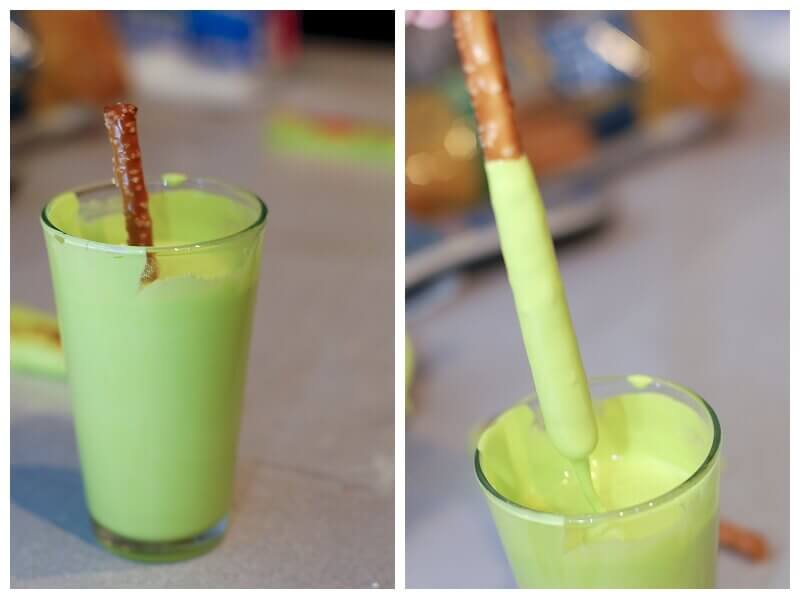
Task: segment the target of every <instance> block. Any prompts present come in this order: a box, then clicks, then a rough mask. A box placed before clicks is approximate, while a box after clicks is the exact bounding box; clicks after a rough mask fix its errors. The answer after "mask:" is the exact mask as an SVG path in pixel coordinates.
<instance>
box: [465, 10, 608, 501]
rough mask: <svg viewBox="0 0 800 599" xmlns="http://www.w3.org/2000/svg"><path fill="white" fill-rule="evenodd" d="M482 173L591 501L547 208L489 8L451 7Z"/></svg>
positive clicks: (545, 384)
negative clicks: (516, 115)
mask: <svg viewBox="0 0 800 599" xmlns="http://www.w3.org/2000/svg"><path fill="white" fill-rule="evenodd" d="M452 20H453V32H454V35H455V39H456V45H457V46H458V51H459V54H460V55H461V63H462V68H463V71H464V77H465V80H466V85H467V88H468V90H469V94H470V98H471V100H472V106H473V109H474V110H475V117H476V119H477V121H478V132H479V135H480V138H481V145H482V146H483V157H484V167H485V170H486V180H487V182H488V185H489V198H490V200H491V204H492V210H493V212H494V217H495V223H496V225H497V231H498V235H499V237H500V250H501V252H502V254H503V261H504V263H505V267H506V272H507V273H508V282H509V284H510V286H511V292H512V294H513V296H514V305H515V307H516V311H517V317H518V319H519V324H520V331H521V333H522V339H523V341H524V343H525V351H526V353H527V355H528V363H529V366H530V368H531V374H532V375H533V380H534V384H535V387H536V393H537V396H538V398H539V405H540V406H541V408H542V416H543V418H544V423H545V428H546V429H547V433H548V435H549V436H550V439H551V440H552V441H553V445H554V446H555V447H556V449H557V450H558V451H559V453H561V455H563V456H565V457H567V458H569V459H570V460H572V461H573V463H574V465H575V468H574V469H575V471H576V474H577V476H578V480H579V481H582V483H583V484H582V487H585V488H586V495H587V498H589V499H590V500H592V501H593V504H594V503H596V501H594V500H595V499H596V498H595V497H594V495H593V490H592V489H591V488H590V487H591V481H590V478H589V477H588V476H587V472H588V465H587V464H588V462H587V459H588V456H589V454H590V453H591V452H592V451H593V450H594V447H595V445H597V424H596V422H595V418H594V411H593V409H592V402H591V395H590V393H589V385H588V382H587V378H586V372H585V370H584V367H583V361H582V359H581V355H580V348H579V347H578V340H577V338H576V336H575V330H574V327H573V326H572V317H571V316H570V313H569V306H568V305H567V297H566V293H565V291H564V284H563V281H562V279H561V273H560V271H559V269H558V262H557V261H556V255H555V248H554V246H553V239H552V236H551V234H550V228H549V226H548V222H547V211H546V210H545V206H544V202H543V201H542V198H541V194H540V193H539V188H538V186H537V185H536V179H535V177H534V175H533V170H532V169H531V165H530V163H529V162H528V158H527V156H526V155H525V153H524V152H523V151H522V144H521V143H520V135H519V132H518V130H517V127H516V124H515V122H514V111H513V102H512V100H511V92H510V90H509V85H508V80H507V77H506V72H505V66H504V64H503V54H502V51H501V48H500V42H499V40H498V37H497V29H496V28H495V24H494V19H493V18H492V16H491V14H490V13H489V11H453V13H452Z"/></svg>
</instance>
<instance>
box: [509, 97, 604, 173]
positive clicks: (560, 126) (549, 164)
mask: <svg viewBox="0 0 800 599" xmlns="http://www.w3.org/2000/svg"><path fill="white" fill-rule="evenodd" d="M517 124H518V127H519V130H520V135H521V136H522V147H523V149H524V150H525V153H526V154H527V155H528V160H530V162H531V166H533V169H534V171H535V172H536V175H537V176H539V177H547V176H550V175H557V174H559V173H560V172H562V171H563V170H565V169H567V168H568V167H570V166H572V165H574V164H575V163H576V162H579V161H580V160H582V159H585V158H587V157H588V156H589V155H590V154H591V153H592V150H593V148H594V138H593V137H592V131H591V129H590V127H589V123H588V122H587V121H586V120H585V119H583V118H581V117H580V116H579V115H577V114H575V115H573V114H570V113H569V112H568V111H566V110H564V109H562V108H559V107H557V106H542V107H536V108H534V107H531V108H530V109H527V110H525V111H519V112H518V114H517Z"/></svg>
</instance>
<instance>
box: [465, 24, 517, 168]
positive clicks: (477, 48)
mask: <svg viewBox="0 0 800 599" xmlns="http://www.w3.org/2000/svg"><path fill="white" fill-rule="evenodd" d="M452 19H453V32H454V34H455V39H456V45H457V46H458V52H459V54H460V55H461V66H462V68H463V70H464V77H465V79H466V84H467V90H468V91H469V95H470V98H471V99H472V107H473V108H474V110H475V116H476V118H477V121H478V135H479V136H480V139H481V146H482V147H483V153H484V156H485V157H486V160H504V159H505V160H508V159H511V158H518V157H520V156H522V143H521V142H520V137H519V133H518V131H517V128H516V125H515V124H514V103H513V101H512V100H511V92H510V91H509V87H508V79H507V78H506V72H505V68H504V67H503V52H502V50H501V49H500V42H499V40H498V38H497V28H496V27H495V24H494V19H493V18H492V16H491V14H490V13H489V12H488V11H481V10H479V11H470V10H454V11H453V13H452Z"/></svg>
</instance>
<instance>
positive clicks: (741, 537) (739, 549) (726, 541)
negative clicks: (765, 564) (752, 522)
mask: <svg viewBox="0 0 800 599" xmlns="http://www.w3.org/2000/svg"><path fill="white" fill-rule="evenodd" d="M719 544H720V546H721V547H723V548H725V549H731V550H733V551H735V552H736V553H738V554H740V555H742V556H744V557H746V558H747V559H749V560H751V561H754V562H759V561H761V560H763V559H764V558H765V557H767V554H768V550H767V543H766V541H765V540H764V537H763V536H762V535H761V534H759V533H757V532H755V531H754V530H749V529H747V528H742V527H741V526H738V525H736V524H734V523H733V522H730V521H728V520H720V523H719Z"/></svg>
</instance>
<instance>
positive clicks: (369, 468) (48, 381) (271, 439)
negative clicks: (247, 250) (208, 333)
mask: <svg viewBox="0 0 800 599" xmlns="http://www.w3.org/2000/svg"><path fill="white" fill-rule="evenodd" d="M393 47H394V13H393V12H392V11H383V12H370V11H364V12H360V13H352V12H351V13H344V12H342V13H336V12H329V11H323V12H308V13H305V12H299V11H268V12H267V11H265V12H257V11H142V12H138V11H114V12H111V11H109V12H106V11H74V12H73V11H57V12H49V11H12V13H11V114H12V119H11V157H12V169H11V170H12V186H11V197H10V218H11V221H10V222H11V283H12V284H11V301H12V305H13V307H16V308H23V311H20V310H17V311H12V320H13V315H14V314H16V315H22V314H24V315H28V316H29V315H30V312H28V311H26V310H36V311H37V312H36V313H35V315H36V317H34V318H33V321H32V322H33V323H34V325H35V326H26V325H29V324H30V322H29V320H28V319H27V318H26V319H25V320H24V322H23V320H20V321H17V322H12V325H16V326H12V328H13V329H14V333H13V335H12V344H11V347H12V365H13V370H12V379H11V462H12V465H11V499H12V504H11V583H12V586H38V587H41V586H75V587H87V586H89V587H91V586H133V587H139V586H184V587H186V586H188V587H198V586H200V587H215V586H223V587H237V586H244V587H276V586H277V587H280V586H288V587H292V586H311V587H314V586H325V587H330V586H334V587H335V586H348V587H350V586H355V587H385V586H390V587H391V586H392V585H393V579H394V481H393V474H394V460H393V456H394V453H393V452H394V416H393V415H394V408H393V395H394V387H393V380H394V378H393V372H394V371H393V368H394V352H393V347H394V345H393V339H394V328H393V319H394V312H393V306H394V300H393V298H394V294H393V288H394V275H393V265H394V242H393V239H394V219H393V215H394V185H393V182H394V179H393V156H394V140H393V132H394V53H393V52H394V51H393ZM119 100H124V101H126V102H132V103H134V104H136V105H138V106H139V127H138V128H139V135H140V141H141V146H142V151H143V162H144V169H145V171H146V173H147V175H148V177H150V178H158V177H159V175H160V174H161V173H164V172H185V173H187V174H189V175H193V176H206V177H212V178H218V179H221V180H225V181H230V182H231V183H233V184H235V185H237V186H241V187H243V188H245V189H250V190H252V191H253V192H255V193H257V194H258V195H259V196H261V197H262V198H263V199H264V200H265V202H266V203H267V205H268V207H269V216H268V222H267V227H266V233H265V242H264V259H263V262H262V272H261V277H260V288H259V295H258V302H257V305H256V311H255V316H254V330H253V342H252V351H251V357H250V371H249V376H248V386H247V391H246V399H245V407H244V414H245V417H244V421H243V425H242V432H241V443H240V452H239V456H240V457H239V463H238V471H237V491H236V499H235V506H234V515H233V525H232V527H231V530H230V533H229V535H228V536H227V537H226V539H225V541H224V542H223V543H222V545H221V546H220V547H219V548H218V549H217V550H215V551H213V552H211V553H210V554H208V555H206V556H203V557H202V558H199V559H196V560H192V561H189V562H185V563H181V564H175V565H171V566H147V567H144V566H142V565H140V564H136V563H133V562H127V561H124V560H121V559H119V558H116V557H114V556H111V555H109V554H107V553H106V552H104V551H103V550H101V549H100V548H99V547H98V546H97V545H96V544H95V543H94V541H93V538H92V534H91V531H90V529H89V522H88V517H87V515H86V512H85V507H84V504H83V496H82V487H81V481H80V473H79V470H78V461H77V455H76V450H75V443H74V438H73V433H72V421H71V417H70V407H69V398H68V393H67V388H66V385H65V384H64V382H63V375H64V372H63V356H61V355H60V348H59V347H58V346H57V345H56V347H55V349H53V344H52V343H51V340H52V337H50V338H48V335H47V331H48V327H51V328H52V327H55V322H54V321H53V310H54V307H53V300H52V290H51V284H50V273H49V269H48V265H47V256H46V253H45V247H44V243H43V239H42V234H41V228H40V224H39V214H40V211H41V209H42V207H43V206H44V204H45V203H46V202H47V201H48V200H49V199H50V198H52V197H53V196H54V195H56V194H58V193H60V192H62V191H65V190H68V189H71V188H74V187H76V186H79V185H84V184H86V183H90V182H94V181H108V180H110V178H111V176H112V170H111V154H110V148H109V145H108V141H107V138H106V133H105V130H104V127H103V118H102V107H103V105H104V104H107V103H112V102H114V101H119ZM37 318H38V320H37ZM55 334H56V338H57V329H56V330H55ZM48 339H49V340H50V341H48ZM59 360H60V361H59ZM45 362H46V364H47V365H48V367H47V368H45ZM59 365H60V368H59ZM45 373H47V374H49V376H47V377H46V376H43V375H44V374H45Z"/></svg>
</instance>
